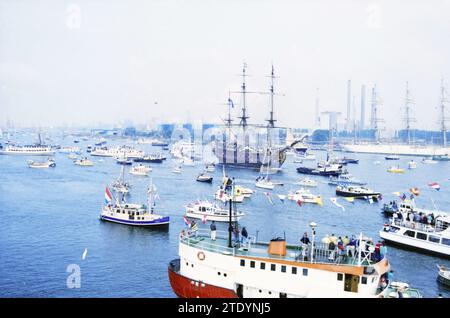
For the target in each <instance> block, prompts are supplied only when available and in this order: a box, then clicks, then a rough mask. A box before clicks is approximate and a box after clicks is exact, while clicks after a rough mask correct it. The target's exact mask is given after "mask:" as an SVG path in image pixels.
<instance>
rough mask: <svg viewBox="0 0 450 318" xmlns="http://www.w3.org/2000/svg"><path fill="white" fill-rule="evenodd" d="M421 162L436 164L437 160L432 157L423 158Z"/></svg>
mask: <svg viewBox="0 0 450 318" xmlns="http://www.w3.org/2000/svg"><path fill="white" fill-rule="evenodd" d="M422 163H425V164H436V163H438V162H437V161H436V160H433V159H430V158H423V159H422Z"/></svg>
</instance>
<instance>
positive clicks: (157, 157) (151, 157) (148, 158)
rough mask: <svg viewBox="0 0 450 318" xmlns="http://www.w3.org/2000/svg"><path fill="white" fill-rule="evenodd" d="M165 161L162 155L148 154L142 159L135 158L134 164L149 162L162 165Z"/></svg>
mask: <svg viewBox="0 0 450 318" xmlns="http://www.w3.org/2000/svg"><path fill="white" fill-rule="evenodd" d="M164 160H166V157H165V156H163V155H162V154H160V153H159V154H149V155H144V156H143V157H139V158H135V159H134V160H133V161H134V162H151V163H162V162H163V161H164Z"/></svg>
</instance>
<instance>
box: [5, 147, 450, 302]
mask: <svg viewBox="0 0 450 318" xmlns="http://www.w3.org/2000/svg"><path fill="white" fill-rule="evenodd" d="M125 142H126V141H125V140H117V141H115V142H113V143H116V144H124V143H125ZM62 143H63V141H61V144H62ZM66 143H67V142H66ZM87 143H88V142H81V143H80V144H77V146H80V147H82V149H83V153H84V154H83V156H88V157H90V156H89V154H87V153H85V149H86V146H87ZM109 143H110V142H108V145H109ZM128 144H132V142H130V141H128ZM136 147H137V148H140V149H143V150H146V151H147V152H159V151H161V148H159V147H152V146H150V145H136ZM315 153H316V156H317V157H318V158H324V157H325V153H324V152H320V151H317V152H315ZM338 154H339V153H338ZM166 155H167V160H165V161H164V162H163V163H160V164H158V163H155V164H149V165H151V166H152V168H153V171H152V172H151V173H150V177H139V176H133V175H129V174H127V175H126V179H127V181H129V182H130V183H131V184H132V188H131V195H130V196H129V199H128V201H129V202H140V203H145V201H146V190H147V188H148V186H149V184H150V178H152V180H153V183H154V184H155V186H156V187H157V190H158V194H159V197H160V199H159V200H158V201H157V208H156V213H158V214H163V215H169V216H170V218H171V222H170V226H169V227H168V228H166V229H148V228H135V227H131V226H126V225H119V224H113V223H108V222H102V221H100V220H99V213H100V211H101V208H102V204H103V202H104V191H105V187H106V185H108V184H111V183H112V182H113V181H114V180H115V179H117V178H118V177H119V174H120V168H121V166H120V165H118V164H117V163H116V162H115V160H114V158H102V157H91V160H93V162H94V166H92V167H80V166H76V165H74V164H73V160H71V159H68V158H67V154H62V153H57V154H56V155H55V156H54V158H55V161H56V167H55V168H49V169H31V168H29V167H28V166H27V160H28V159H34V160H44V159H45V157H42V158H37V157H26V156H7V155H4V156H0V176H1V181H0V215H1V217H0V228H1V230H0V296H1V297H175V295H174V293H173V292H172V290H171V287H170V284H169V280H168V274H167V266H168V263H169V262H170V261H171V260H172V259H174V258H177V255H178V235H179V233H180V231H181V230H182V229H183V228H186V226H185V224H184V220H183V215H184V209H185V205H187V204H188V203H190V202H192V201H195V200H197V199H210V200H213V198H214V192H215V191H216V190H217V187H218V186H219V185H220V184H221V180H222V170H221V169H220V168H217V169H216V171H215V173H212V174H213V176H214V180H213V183H212V184H207V183H200V182H196V177H197V175H198V173H199V172H200V171H201V170H202V169H203V167H204V164H202V163H201V162H196V165H195V166H194V167H188V166H184V167H183V168H182V170H183V171H182V173H180V174H175V173H173V172H172V168H173V162H172V159H171V158H170V155H169V154H168V152H166ZM340 155H342V156H343V155H344V154H340ZM345 155H347V156H351V157H352V158H353V157H354V158H356V159H359V160H360V161H359V164H349V165H347V166H346V169H347V170H348V171H349V172H350V173H351V174H353V175H354V176H355V177H357V178H358V179H360V180H363V181H365V182H367V183H368V184H367V186H368V187H369V188H371V189H374V190H376V191H380V192H381V193H382V194H383V199H382V201H381V202H379V203H373V204H370V203H369V202H366V201H362V200H355V202H354V203H351V202H347V201H346V200H344V199H343V198H340V197H338V202H339V203H340V204H341V205H343V206H344V208H345V211H344V210H343V209H341V208H339V207H337V206H336V205H334V204H333V203H332V202H331V201H330V198H331V197H336V195H335V187H333V186H330V185H328V184H327V179H326V178H324V177H312V178H314V179H315V180H317V181H318V182H319V185H318V187H317V188H311V189H310V190H311V192H312V193H314V194H318V195H321V196H322V198H323V206H319V205H313V204H302V205H301V206H299V205H298V204H297V203H295V202H293V201H288V200H285V201H281V200H280V199H279V198H278V196H277V194H287V193H288V191H293V190H297V189H299V186H297V185H294V184H293V183H294V182H296V181H298V180H299V179H302V178H304V177H305V175H301V174H298V173H297V172H296V169H295V168H296V167H297V166H299V164H298V163H294V162H293V157H292V156H288V158H287V160H286V162H285V164H284V165H283V171H282V172H281V173H278V174H277V175H274V176H273V177H272V179H273V180H274V181H276V182H281V183H283V185H280V186H276V187H275V189H274V190H273V191H270V190H260V189H257V192H256V193H255V194H253V195H252V197H251V198H249V199H245V201H244V203H242V204H238V205H237V206H238V209H240V210H242V211H243V212H244V213H245V216H244V217H243V218H242V220H241V221H240V226H241V227H242V226H246V227H247V230H248V232H249V234H252V235H256V236H257V237H258V240H261V241H268V240H270V239H271V238H273V237H280V236H281V237H283V236H286V239H287V241H288V242H290V243H298V242H299V240H300V238H301V237H302V235H303V233H304V232H308V234H309V235H311V233H310V232H311V231H310V228H309V223H310V222H316V223H317V225H318V227H317V239H318V240H320V239H321V238H322V237H323V236H325V235H326V234H336V235H337V236H344V235H348V236H351V235H359V233H360V232H362V233H363V234H364V235H367V236H368V237H371V238H372V239H373V240H374V242H376V241H378V240H380V238H379V235H378V232H379V230H381V229H382V228H383V225H384V223H385V222H387V221H388V219H387V218H386V217H385V216H384V215H383V214H382V213H381V207H382V204H383V202H389V201H390V200H393V199H396V198H397V197H396V196H395V195H394V194H393V192H397V191H399V192H401V193H403V192H404V193H406V194H407V196H409V195H410V192H409V189H410V188H412V187H417V188H419V189H420V195H419V196H417V197H416V204H417V205H418V206H420V207H426V208H430V209H432V208H434V207H437V208H438V209H441V210H446V211H450V181H449V178H450V162H438V163H437V164H422V163H421V162H420V161H421V158H419V157H416V158H413V157H401V160H399V161H395V162H391V161H385V160H384V156H383V155H364V154H351V155H349V154H345ZM410 159H414V160H415V161H416V162H417V169H414V170H408V169H407V162H408V161H409V160H410ZM375 161H379V162H380V164H374V162H375ZM392 164H394V165H397V164H399V165H400V166H401V167H402V168H405V173H403V174H396V173H388V172H387V171H386V170H387V168H388V167H389V166H391V165H392ZM125 169H126V170H128V169H129V166H126V168H125ZM226 173H227V174H228V175H229V176H231V177H234V178H235V180H236V183H237V184H241V185H243V186H246V187H249V188H252V189H255V187H254V181H255V179H256V178H257V177H258V172H257V171H250V170H243V169H236V170H227V171H226ZM430 182H437V183H439V184H440V185H441V189H440V190H439V191H436V190H435V189H433V188H430V187H429V186H428V183H430ZM264 192H269V193H270V194H269V196H267V195H265V194H264ZM269 198H270V200H269ZM271 201H272V202H271ZM198 223H199V227H200V228H202V227H208V226H209V224H206V225H203V224H202V223H201V222H200V221H199V222H198ZM219 227H220V229H226V225H225V224H219ZM387 250H388V254H387V255H388V259H389V261H390V263H391V268H392V269H393V271H394V279H395V280H396V281H402V282H407V283H409V284H410V286H411V287H414V288H418V289H419V290H420V291H421V293H422V294H423V295H424V296H425V297H437V296H438V294H439V293H441V294H442V295H443V296H444V297H450V290H448V289H445V288H444V287H442V286H441V285H439V284H438V283H437V281H436V277H437V271H438V269H437V266H436V265H438V264H439V265H445V266H446V267H449V266H450V261H449V260H446V259H443V258H440V257H437V256H433V255H427V254H423V253H420V252H417V251H412V250H408V249H404V248H399V247H396V246H391V245H388V248H387ZM73 264H75V265H76V266H79V269H80V286H79V287H80V288H69V287H70V286H69V285H68V284H67V280H68V277H69V276H70V275H71V272H70V270H69V272H68V268H69V269H70V268H71V265H73Z"/></svg>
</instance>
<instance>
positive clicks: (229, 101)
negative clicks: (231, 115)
mask: <svg viewBox="0 0 450 318" xmlns="http://www.w3.org/2000/svg"><path fill="white" fill-rule="evenodd" d="M228 104H229V105H231V108H234V103H233V101H232V100H231V98H229V97H228Z"/></svg>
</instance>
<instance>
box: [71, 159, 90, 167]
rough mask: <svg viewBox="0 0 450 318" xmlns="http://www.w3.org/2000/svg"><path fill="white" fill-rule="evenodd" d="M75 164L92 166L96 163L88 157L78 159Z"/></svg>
mask: <svg viewBox="0 0 450 318" xmlns="http://www.w3.org/2000/svg"><path fill="white" fill-rule="evenodd" d="M74 164H75V165H77V166H86V167H90V166H93V165H94V163H93V162H92V161H91V160H89V159H88V158H81V159H78V160H76V161H75V162H74Z"/></svg>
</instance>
